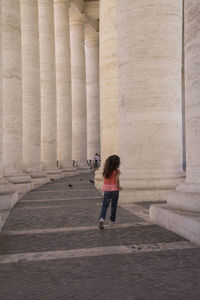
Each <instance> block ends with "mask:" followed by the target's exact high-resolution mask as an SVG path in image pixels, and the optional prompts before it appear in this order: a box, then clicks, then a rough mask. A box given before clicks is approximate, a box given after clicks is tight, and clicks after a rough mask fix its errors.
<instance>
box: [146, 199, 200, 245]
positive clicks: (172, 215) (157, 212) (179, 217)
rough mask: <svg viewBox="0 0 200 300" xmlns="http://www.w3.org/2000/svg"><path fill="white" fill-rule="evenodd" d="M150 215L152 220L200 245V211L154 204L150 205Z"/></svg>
mask: <svg viewBox="0 0 200 300" xmlns="http://www.w3.org/2000/svg"><path fill="white" fill-rule="evenodd" d="M149 217H150V220H151V222H153V223H155V224H158V225H160V226H162V227H164V228H166V229H168V230H170V231H173V232H175V233H177V234H179V235H180V236H183V237H184V238H186V239H188V240H190V241H191V242H193V243H195V244H197V245H200V213H191V212H183V211H179V210H175V209H173V208H171V207H170V206H169V205H168V204H163V205H158V204H154V205H151V207H150V211H149Z"/></svg>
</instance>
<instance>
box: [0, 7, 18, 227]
mask: <svg viewBox="0 0 200 300" xmlns="http://www.w3.org/2000/svg"><path fill="white" fill-rule="evenodd" d="M0 7H1V1H0ZM0 22H2V16H1V9H0ZM0 78H2V32H1V31H0ZM2 108H3V103H2V80H0V231H1V228H2V226H3V224H4V222H5V219H6V216H7V214H8V210H9V209H11V208H12V206H13V205H14V204H15V203H16V201H17V199H18V194H17V193H16V192H15V193H14V192H12V190H14V185H13V184H9V183H8V180H7V178H5V177H3V146H2V139H3V130H2V127H3V120H2Z"/></svg>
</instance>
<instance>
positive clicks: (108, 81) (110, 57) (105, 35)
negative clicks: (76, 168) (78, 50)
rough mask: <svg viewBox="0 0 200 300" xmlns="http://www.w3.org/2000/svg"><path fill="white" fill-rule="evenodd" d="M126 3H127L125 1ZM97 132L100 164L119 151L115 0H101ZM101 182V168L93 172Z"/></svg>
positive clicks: (97, 185)
mask: <svg viewBox="0 0 200 300" xmlns="http://www.w3.org/2000/svg"><path fill="white" fill-rule="evenodd" d="M125 6H126V5H125ZM99 32H100V37H99V38H100V46H99V51H100V63H99V66H100V136H101V139H100V140H101V158H102V167H103V164H104V162H105V159H106V158H107V157H108V156H109V155H112V154H119V134H118V132H119V124H118V118H119V113H118V110H119V108H118V54H117V43H118V41H117V0H110V1H107V0H101V1H100V30H99ZM95 184H96V187H97V188H101V185H102V168H101V169H99V171H97V172H96V174H95Z"/></svg>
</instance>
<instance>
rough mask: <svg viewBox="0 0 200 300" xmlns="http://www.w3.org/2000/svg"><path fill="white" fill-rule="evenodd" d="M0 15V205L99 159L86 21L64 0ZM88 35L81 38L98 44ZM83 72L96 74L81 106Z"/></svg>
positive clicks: (42, 0) (13, 7) (7, 6)
mask: <svg viewBox="0 0 200 300" xmlns="http://www.w3.org/2000/svg"><path fill="white" fill-rule="evenodd" d="M0 8H1V9H0V18H1V37H0V42H1V47H0V48H1V66H0V72H1V88H0V93H1V97H0V193H1V192H2V193H4V195H0V198H2V197H4V198H5V197H6V195H5V192H7V193H9V196H10V199H11V198H12V199H13V195H14V198H15V200H16V192H19V193H25V192H27V191H29V190H30V189H32V188H34V186H35V185H38V184H42V183H45V182H48V181H49V180H50V179H52V180H54V179H57V178H61V177H64V176H68V175H72V174H75V173H76V172H88V171H89V170H90V169H89V166H88V165H87V159H88V158H90V159H92V158H93V156H94V154H95V152H99V151H100V149H99V147H100V145H99V121H97V120H99V98H98V91H99V88H98V80H99V78H98V51H99V49H98V42H96V43H90V46H89V47H87V45H85V26H86V24H85V23H86V18H85V15H84V13H74V12H73V10H71V9H70V1H69V0H38V1H35V0H29V1H27V0H1V2H0ZM93 31H94V30H90V31H88V32H87V38H88V39H90V35H91V36H92V38H93V37H94V35H95V37H96V40H97V41H98V32H93ZM87 49H89V50H88V51H89V53H90V54H89V55H87V60H86V55H85V52H86V53H87ZM91 51H92V53H93V54H91ZM90 60H91V61H90ZM86 66H91V68H93V69H94V68H96V71H92V72H96V73H95V79H94V82H93V83H94V84H92V85H91V86H90V87H89V92H88V95H89V96H88V99H87V93H86V84H87V83H86ZM90 77H91V74H90V71H89V68H88V78H90ZM89 81H90V79H89ZM91 91H92V92H91ZM91 93H92V95H91ZM93 95H95V96H94V99H93V101H92V99H91V97H93ZM87 101H88V103H90V104H91V105H89V104H88V108H87ZM86 108H87V111H86ZM87 117H88V124H89V125H88V128H87ZM93 118H95V120H93ZM90 124H91V126H93V124H96V127H95V129H90V128H89V126H90ZM87 130H88V131H89V132H90V134H89V136H90V138H89V140H88V143H87ZM91 130H93V133H95V134H94V138H92V137H91ZM87 151H88V153H90V156H91V155H93V156H92V157H87ZM92 151H93V152H94V153H92ZM72 160H74V161H75V162H76V164H75V166H72ZM1 196H2V197H1ZM15 200H11V202H12V203H13V202H14V201H15ZM8 202H9V201H8ZM0 205H1V204H0Z"/></svg>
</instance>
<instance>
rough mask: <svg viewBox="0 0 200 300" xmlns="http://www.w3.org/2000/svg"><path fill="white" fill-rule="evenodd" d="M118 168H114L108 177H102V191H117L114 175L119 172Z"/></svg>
mask: <svg viewBox="0 0 200 300" xmlns="http://www.w3.org/2000/svg"><path fill="white" fill-rule="evenodd" d="M120 173H121V172H120V170H114V171H113V172H112V174H111V175H110V177H109V178H104V182H103V187H102V190H103V191H104V192H113V191H119V188H118V187H117V183H116V176H117V174H120Z"/></svg>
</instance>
